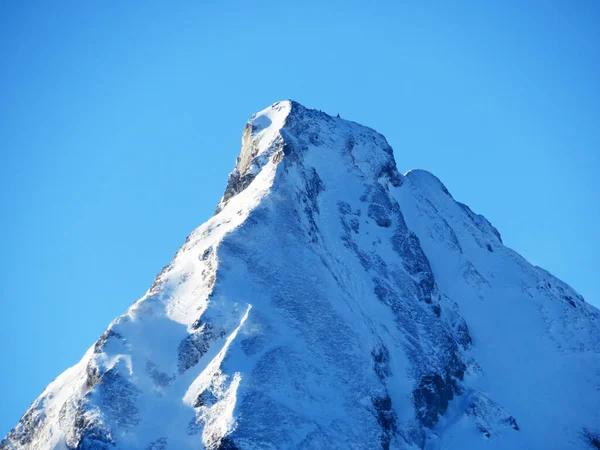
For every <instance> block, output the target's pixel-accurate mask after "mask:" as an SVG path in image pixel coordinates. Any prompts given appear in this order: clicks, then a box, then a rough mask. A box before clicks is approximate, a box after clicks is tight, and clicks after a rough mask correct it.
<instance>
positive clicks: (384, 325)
mask: <svg viewBox="0 0 600 450" xmlns="http://www.w3.org/2000/svg"><path fill="white" fill-rule="evenodd" d="M586 448H588V449H594V448H595V449H599V448H600V316H599V311H598V310H597V309H596V308H594V307H592V306H590V305H589V304H587V303H586V302H585V301H584V299H583V298H582V297H581V296H580V295H579V294H577V292H575V291H574V290H573V289H572V288H571V287H569V286H568V285H567V284H565V283H564V282H562V281H560V280H558V279H557V278H555V277H554V276H552V275H551V274H550V273H548V272H547V271H545V270H543V269H541V268H539V267H536V266H534V265H532V264H530V263H528V262H527V261H526V260H525V259H523V258H522V257H521V256H519V254H517V253H516V252H515V251H513V250H511V249H510V248H507V247H506V246H504V245H503V243H502V238H501V236H500V233H499V232H498V231H497V230H496V229H495V228H494V227H493V226H492V224H490V222H488V221H487V220H486V219H485V218H484V217H483V216H481V215H479V214H477V213H475V212H473V211H472V210H471V209H469V207H468V206H466V205H464V204H462V203H459V202H458V201H456V200H455V199H454V198H453V197H452V195H451V194H450V192H448V190H447V189H446V188H445V187H444V185H443V184H442V182H441V181H440V180H439V179H437V178H436V177H435V176H434V175H432V174H431V173H429V172H426V171H423V170H413V171H410V172H408V173H406V174H404V175H403V174H401V173H400V172H399V171H398V169H397V167H396V162H395V160H394V154H393V152H392V148H391V147H390V145H389V144H388V142H387V141H386V139H385V138H384V137H383V136H382V135H380V134H379V133H377V132H375V131H374V130H372V129H370V128H367V127H365V126H362V125H359V124H357V123H354V122H350V121H347V120H343V119H341V118H339V117H332V116H329V115H327V114H325V113H323V112H320V111H317V110H311V109H307V108H305V107H303V106H301V105H299V104H298V103H295V102H293V101H284V102H279V103H276V104H274V105H272V106H270V107H268V108H267V109H265V110H263V111H261V112H259V113H257V114H255V115H254V116H252V118H251V120H250V121H249V122H248V124H247V125H246V128H245V130H244V133H243V137H242V149H241V153H240V155H239V157H238V159H237V163H236V165H235V168H234V169H233V171H232V172H231V174H230V175H229V180H228V183H227V187H226V189H225V193H224V195H223V198H222V199H221V201H220V202H219V204H218V206H217V211H216V213H215V215H214V216H213V217H212V218H211V219H209V220H208V221H207V222H206V223H205V224H203V225H202V226H200V227H199V228H198V229H196V230H195V231H193V232H192V234H190V236H189V237H188V239H187V240H186V242H185V243H184V244H183V246H182V247H181V248H180V249H179V251H178V252H177V254H176V255H175V257H174V259H173V260H172V261H171V263H170V264H169V265H168V266H166V267H165V268H164V269H163V270H162V272H161V273H160V274H159V275H158V276H157V277H156V280H155V282H154V284H153V285H152V287H151V288H150V289H149V290H148V291H147V293H146V294H145V295H144V296H143V297H142V298H141V299H139V300H138V301H137V302H135V303H134V304H133V306H131V308H129V310H128V311H127V312H126V313H125V314H123V315H122V316H120V317H118V318H117V319H115V320H114V321H113V322H112V323H111V324H110V325H109V327H108V329H107V330H106V332H104V334H103V335H102V336H101V337H100V338H99V339H98V341H97V342H96V343H95V344H94V345H93V346H92V347H91V348H90V349H89V350H88V351H87V353H86V354H85V355H84V356H83V358H82V359H81V361H80V362H79V363H78V364H76V365H75V366H73V367H71V368H70V369H68V370H66V371H65V372H64V373H63V374H62V375H60V376H59V377H58V378H56V379H55V380H54V381H53V382H51V383H50V384H49V385H48V387H47V388H46V389H45V390H44V392H42V394H41V395H40V397H39V398H38V399H37V400H35V402H34V403H33V404H32V406H31V407H30V408H29V410H27V411H26V412H25V414H24V415H23V417H22V418H21V420H20V421H19V423H18V424H17V425H16V426H15V428H14V429H13V430H12V431H11V432H10V433H9V434H8V435H7V436H6V437H5V438H4V440H3V441H2V443H1V444H0V449H2V450H8V449H19V450H21V449H28V450H34V449H38V450H42V449H43V450H46V449H87V450H91V449H94V450H100V449H102V450H109V449H132V450H133V449H136V450H137V449H145V450H187V449H211V450H214V449H223V450H224V449H240V450H246V449H248V450H250V449H252V450H258V449H329V450H333V449H386V450H387V449H431V450H433V449H456V450H465V449H540V450H541V449H544V450H549V449H560V450H565V449H586Z"/></svg>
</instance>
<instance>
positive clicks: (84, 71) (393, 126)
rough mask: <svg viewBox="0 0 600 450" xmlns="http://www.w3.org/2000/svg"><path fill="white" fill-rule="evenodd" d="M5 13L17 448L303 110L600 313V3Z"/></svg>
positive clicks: (5, 287) (20, 9) (0, 142)
mask: <svg viewBox="0 0 600 450" xmlns="http://www.w3.org/2000/svg"><path fill="white" fill-rule="evenodd" d="M10 3H11V2H3V3H2V5H0V56H1V60H2V70H1V71H0V99H1V101H0V151H1V152H2V164H0V183H1V184H0V185H1V189H0V207H1V211H2V214H1V215H0V245H1V249H2V259H1V260H0V273H1V274H2V279H1V283H0V302H1V303H0V308H1V310H0V311H1V313H2V317H3V319H4V320H3V324H2V327H0V361H1V364H2V366H1V370H0V398H2V408H0V434H1V435H4V434H5V433H6V432H8V430H9V429H10V428H11V427H12V426H13V425H14V424H15V423H16V422H17V420H18V419H19V417H20V415H21V414H22V413H23V412H24V411H25V409H26V408H27V407H28V406H29V404H30V403H31V402H32V401H33V400H34V399H35V398H36V396H37V395H39V393H40V392H41V391H42V390H43V388H44V387H45V386H46V384H48V382H50V381H51V380H52V379H53V378H54V377H55V376H57V375H58V374H59V373H60V372H62V371H63V370H64V369H66V368H67V367H69V366H71V365H73V364H74V363H76V362H77V361H78V359H79V358H80V357H81V356H83V354H84V352H85V351H86V349H87V348H88V347H89V346H90V345H91V344H92V343H93V342H94V341H95V339H97V338H98V336H99V335H100V334H101V333H102V331H103V330H104V328H105V327H106V326H107V325H108V323H109V322H110V321H111V320H112V319H113V318H115V317H116V316H117V315H119V314H121V313H122V312H124V311H125V310H126V309H127V307H129V305H130V304H131V303H133V302H134V301H135V300H136V299H137V298H139V297H140V296H141V295H143V294H144V292H145V290H146V289H147V288H148V287H149V286H150V284H151V283H152V280H153V278H154V276H155V275H156V273H157V272H159V270H160V269H161V267H162V266H164V265H166V264H167V263H168V262H169V261H170V259H171V257H172V256H173V255H174V253H175V251H176V250H177V249H178V247H179V246H180V245H181V244H182V243H183V242H184V240H185V237H186V236H187V234H189V232H190V231H192V230H193V229H194V228H195V227H197V226H199V225H200V224H201V223H202V222H204V221H205V220H206V219H207V218H208V217H210V215H212V212H213V211H214V208H215V206H216V204H217V202H218V200H219V198H220V196H221V194H222V193H223V190H224V188H225V184H226V178H227V174H228V173H229V171H230V170H231V168H232V167H233V164H234V162H235V158H236V156H237V153H238V151H239V147H240V139H241V132H242V130H243V127H244V124H245V121H246V120H247V119H248V117H249V116H250V115H251V114H252V113H253V112H254V111H257V110H260V109H262V108H264V107H266V106H267V105H269V104H271V103H273V102H275V101H278V100H282V99H288V98H292V99H294V100H297V101H299V102H300V103H302V104H304V105H305V106H308V107H313V108H318V109H322V110H324V111H326V112H329V113H331V114H336V113H340V114H341V116H342V117H344V118H348V119H352V120H355V121H357V122H361V123H364V124H366V125H369V126H371V127H373V128H375V129H377V130H378V131H380V132H382V133H383V134H384V135H385V136H386V137H387V138H388V141H389V142H390V144H391V145H392V147H393V148H394V151H395V155H396V160H397V163H398V167H399V169H400V170H401V171H403V172H404V171H407V170H409V169H411V168H417V167H418V168H424V169H428V170H430V171H432V172H433V173H434V174H436V175H437V176H438V177H440V178H441V179H442V181H443V182H444V183H445V184H446V186H447V187H448V188H449V190H450V191H451V192H452V194H453V195H454V197H455V198H457V199H458V200H459V201H462V202H464V203H467V204H468V205H469V206H470V207H471V208H472V209H473V210H474V211H476V212H478V213H482V214H484V215H485V216H486V217H487V218H488V219H489V220H490V221H491V222H492V223H493V224H494V225H495V226H496V227H497V228H498V229H499V230H500V232H501V233H502V235H503V238H504V242H505V243H506V244H507V245H508V246H510V247H512V248H514V249H515V250H517V251H518V252H520V253H521V254H523V255H524V256H525V257H526V258H528V259H529V260H530V261H531V262H533V263H535V264H538V265H541V266H543V267H544V268H546V269H548V270H550V271H551V272H553V273H554V274H555V275H557V276H559V277H560V278H562V279H563V280H565V281H566V282H568V283H570V284H571V285H572V286H573V287H575V289H577V290H578V291H579V292H580V293H582V294H583V295H584V296H585V297H586V298H587V300H588V301H589V302H590V303H593V304H595V305H596V306H600V288H599V287H598V284H597V283H596V280H595V277H596V276H597V273H598V269H600V239H598V234H597V230H598V226H597V224H598V221H599V220H600V200H599V199H600V188H599V183H598V182H597V174H598V172H599V169H600V126H599V124H600V90H599V84H600V4H599V3H598V2H596V1H593V0H590V1H585V0H577V1H574V2H565V1H561V0H557V1H550V0H544V1H541V0H540V1H536V0H534V1H531V2H527V4H526V5H525V4H524V3H523V2H519V1H508V0H507V1H503V2H477V1H469V2H467V1H464V2H463V1H455V2H435V3H434V2H421V1H419V2H417V1H415V2H404V1H400V2H399V1H393V2H392V1H390V2H383V1H382V2H353V1H343V2H342V1H331V2H320V1H314V2H313V1H311V0H305V1H303V2H282V3H281V4H274V3H272V2H234V1H223V2H210V3H209V2H191V1H190V2H181V3H180V4H176V3H177V2H164V1H143V2H142V1H139V2H136V1H133V0H132V1H127V2H75V1H73V2H69V1H61V2H43V1H38V2H36V1H31V2H28V4H27V5H25V4H24V3H19V2H12V5H11V4H10Z"/></svg>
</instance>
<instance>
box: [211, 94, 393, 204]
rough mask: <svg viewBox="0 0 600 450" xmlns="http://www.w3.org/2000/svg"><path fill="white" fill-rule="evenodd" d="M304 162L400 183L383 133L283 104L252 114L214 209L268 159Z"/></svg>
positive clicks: (244, 186) (284, 102) (290, 103)
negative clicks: (326, 163)
mask: <svg viewBox="0 0 600 450" xmlns="http://www.w3.org/2000/svg"><path fill="white" fill-rule="evenodd" d="M307 158H308V159H311V158H320V159H327V160H329V163H330V164H331V168H330V169H331V170H334V169H335V170H339V171H342V172H343V171H345V170H354V171H358V172H360V173H361V174H362V176H364V177H367V178H368V179H377V178H380V177H385V178H387V179H389V180H390V181H391V182H392V184H394V185H395V186H398V185H400V183H401V179H402V176H401V175H400V173H399V172H398V170H397V168H396V161H395V160H394V153H393V151H392V148H391V147H390V145H389V144H388V142H387V140H386V139H385V137H384V136H383V135H381V134H380V133H378V132H376V131H375V130H373V129H372V128H369V127H366V126H364V125H360V124H358V123H356V122H352V121H349V120H345V119H342V118H340V117H334V116H331V115H329V114H326V113H324V112H322V111H319V110H316V109H309V108H306V107H304V106H302V105H301V104H299V103H297V102H295V101H293V100H287V101H282V102H277V103H274V104H273V105H271V106H269V107H267V108H265V109H263V110H262V111H259V112H257V113H256V114H253V115H252V117H251V118H250V120H249V121H248V122H247V124H246V127H245V129H244V133H243V135H242V148H241V151H240V154H239V156H238V158H237V161H236V165H235V167H234V169H233V171H232V172H231V174H230V175H229V180H228V183H227V188H226V190H225V194H224V195H223V198H222V200H221V202H220V203H219V206H218V208H217V211H220V210H221V209H222V208H223V207H224V205H225V204H226V202H227V201H228V200H229V199H230V198H231V197H233V196H234V195H236V194H238V193H239V192H241V191H243V190H244V189H245V188H246V187H247V186H249V185H250V183H251V182H252V180H254V178H255V177H256V176H257V175H258V173H259V172H260V171H261V170H262V168H263V167H265V165H266V164H267V163H268V162H269V161H271V162H272V163H274V164H279V163H280V162H282V161H285V163H284V164H294V163H295V164H302V162H303V161H305V160H306V159H307Z"/></svg>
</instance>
